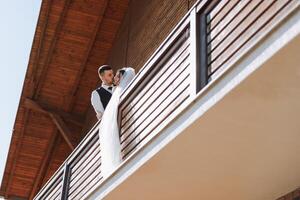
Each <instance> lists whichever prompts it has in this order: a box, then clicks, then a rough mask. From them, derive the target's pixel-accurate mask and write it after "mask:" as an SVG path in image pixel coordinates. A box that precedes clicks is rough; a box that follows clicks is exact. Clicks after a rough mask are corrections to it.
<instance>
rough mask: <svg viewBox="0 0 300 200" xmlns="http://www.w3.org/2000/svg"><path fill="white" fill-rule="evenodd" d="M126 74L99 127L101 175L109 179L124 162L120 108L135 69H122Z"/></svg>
mask: <svg viewBox="0 0 300 200" xmlns="http://www.w3.org/2000/svg"><path fill="white" fill-rule="evenodd" d="M122 69H123V70H125V73H124V74H123V76H122V77H121V80H120V84H119V85H118V86H116V87H115V88H114V91H113V94H112V97H111V99H110V101H109V103H108V104H107V106H106V109H105V111H104V113H103V116H102V119H101V122H100V125H99V139H100V149H101V151H100V154H101V167H100V168H101V173H102V175H103V177H104V178H106V177H108V176H109V175H110V174H111V173H112V172H113V171H114V169H115V168H116V167H118V166H119V164H120V163H121V162H122V157H121V145H120V137H119V127H118V106H119V102H120V95H121V93H122V92H123V90H124V89H125V88H126V87H127V85H128V84H129V83H130V82H131V80H132V79H133V78H134V76H135V71H134V69H133V68H130V67H128V68H122Z"/></svg>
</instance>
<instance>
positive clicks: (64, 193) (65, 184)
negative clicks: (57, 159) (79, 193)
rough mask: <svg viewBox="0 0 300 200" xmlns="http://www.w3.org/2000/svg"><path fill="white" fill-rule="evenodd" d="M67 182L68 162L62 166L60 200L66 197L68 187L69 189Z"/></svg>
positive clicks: (68, 173) (68, 179)
mask: <svg viewBox="0 0 300 200" xmlns="http://www.w3.org/2000/svg"><path fill="white" fill-rule="evenodd" d="M69 182H70V166H69V165H68V162H66V163H65V166H64V173H63V180H62V184H63V185H62V192H61V200H67V199H68V189H69Z"/></svg>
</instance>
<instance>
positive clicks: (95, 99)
mask: <svg viewBox="0 0 300 200" xmlns="http://www.w3.org/2000/svg"><path fill="white" fill-rule="evenodd" d="M91 103H92V105H93V107H94V110H95V112H96V116H97V119H98V120H99V119H101V117H102V115H103V112H104V107H103V105H102V102H101V100H100V97H99V94H98V92H97V91H96V90H94V91H93V92H92V95H91Z"/></svg>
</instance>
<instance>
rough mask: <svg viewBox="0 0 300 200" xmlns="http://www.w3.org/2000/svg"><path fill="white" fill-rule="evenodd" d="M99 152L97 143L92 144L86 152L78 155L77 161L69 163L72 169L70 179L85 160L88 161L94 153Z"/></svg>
mask: <svg viewBox="0 0 300 200" xmlns="http://www.w3.org/2000/svg"><path fill="white" fill-rule="evenodd" d="M99 153H100V148H99V145H94V146H93V147H91V148H90V149H89V151H88V152H86V153H85V154H84V155H83V156H82V157H80V159H79V161H78V162H76V163H74V164H72V165H71V169H72V177H71V180H72V178H73V174H74V173H75V172H76V171H77V170H79V171H80V169H82V166H83V165H84V163H86V162H89V161H90V159H91V158H92V157H94V156H95V155H97V154H99Z"/></svg>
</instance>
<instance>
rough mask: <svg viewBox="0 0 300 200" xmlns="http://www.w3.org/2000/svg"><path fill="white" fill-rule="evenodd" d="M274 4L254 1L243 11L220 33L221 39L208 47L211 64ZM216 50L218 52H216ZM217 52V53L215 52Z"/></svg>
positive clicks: (218, 38) (212, 42)
mask: <svg viewBox="0 0 300 200" xmlns="http://www.w3.org/2000/svg"><path fill="white" fill-rule="evenodd" d="M272 3H273V0H272V1H264V0H262V1H253V3H252V4H250V5H249V7H247V9H245V10H243V11H242V12H241V13H240V15H239V16H238V17H237V18H235V20H234V21H233V22H232V23H231V24H230V25H229V26H228V27H227V28H226V29H225V30H223V32H222V33H220V35H219V37H217V38H216V39H215V40H213V41H211V43H210V44H209V46H208V49H209V50H210V52H208V53H209V55H210V54H212V55H211V56H210V57H211V58H210V60H211V62H213V61H214V60H215V59H216V57H217V55H219V54H218V53H219V52H221V51H223V50H224V46H225V47H226V45H228V44H229V43H230V42H232V41H233V40H234V38H235V37H237V36H240V35H241V34H242V33H243V31H244V30H245V28H247V26H249V25H251V23H252V22H253V21H254V19H255V18H257V17H259V16H260V14H261V13H263V12H264V11H265V9H267V8H268V6H270V5H271V4H272ZM215 50H216V51H215ZM214 51H215V52H214Z"/></svg>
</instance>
